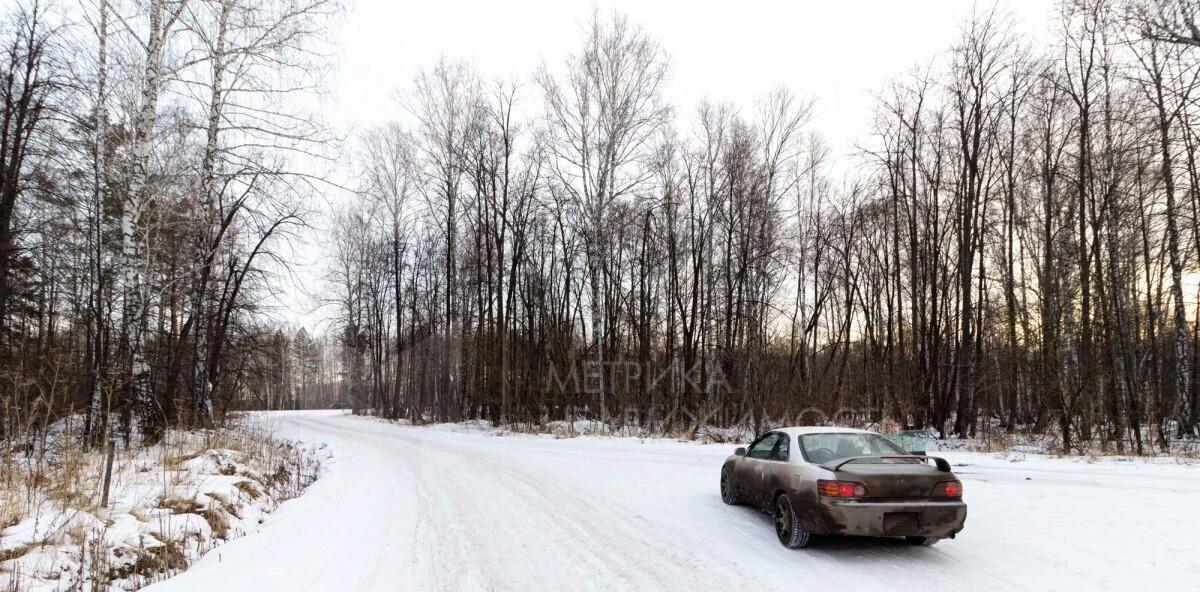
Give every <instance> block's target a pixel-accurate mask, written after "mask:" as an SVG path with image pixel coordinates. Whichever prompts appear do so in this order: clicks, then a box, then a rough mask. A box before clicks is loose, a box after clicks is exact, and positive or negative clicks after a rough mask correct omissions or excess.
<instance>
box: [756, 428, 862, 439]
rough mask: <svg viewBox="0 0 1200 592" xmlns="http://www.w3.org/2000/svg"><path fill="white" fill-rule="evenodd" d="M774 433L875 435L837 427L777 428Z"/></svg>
mask: <svg viewBox="0 0 1200 592" xmlns="http://www.w3.org/2000/svg"><path fill="white" fill-rule="evenodd" d="M771 431H772V432H783V433H785V434H787V435H789V436H792V437H796V436H803V435H805V434H874V433H875V432H871V431H868V430H859V429H855V428H839V427H836V426H832V427H831V426H795V427H790V428H775V429H773V430H771Z"/></svg>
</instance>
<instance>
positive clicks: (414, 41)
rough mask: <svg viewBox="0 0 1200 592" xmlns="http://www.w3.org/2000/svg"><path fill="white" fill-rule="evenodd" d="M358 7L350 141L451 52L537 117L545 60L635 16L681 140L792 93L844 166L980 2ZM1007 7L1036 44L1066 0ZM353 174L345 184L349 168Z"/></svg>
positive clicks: (350, 45)
mask: <svg viewBox="0 0 1200 592" xmlns="http://www.w3.org/2000/svg"><path fill="white" fill-rule="evenodd" d="M350 2H351V3H350V5H349V7H348V12H347V14H346V15H344V16H343V17H342V19H341V21H340V22H339V23H338V24H337V25H336V29H335V32H334V37H333V40H334V44H335V56H336V64H335V65H334V69H333V71H332V72H331V74H330V77H329V82H330V84H331V85H332V86H331V88H330V92H329V96H328V97H326V99H325V101H324V102H325V105H326V108H325V111H326V115H327V117H328V118H329V123H330V124H331V125H333V126H334V128H335V129H337V130H338V131H339V132H340V133H343V134H353V132H354V130H356V129H361V128H363V127H365V126H369V125H371V124H373V123H379V122H384V121H389V120H394V119H403V118H404V110H403V107H402V106H401V104H400V103H399V101H398V100H397V95H398V93H399V92H404V91H405V90H406V89H407V88H409V87H410V85H411V82H412V80H413V78H414V76H415V74H416V73H417V71H418V70H420V69H422V68H428V67H430V66H431V65H432V64H434V63H435V62H436V61H437V60H438V58H439V57H440V56H442V55H445V56H447V57H449V58H453V59H465V60H467V61H468V62H471V63H473V64H474V65H475V66H476V67H477V69H478V71H479V72H480V74H481V75H482V76H483V77H484V78H485V79H489V80H490V79H501V78H503V79H515V80H518V81H522V82H525V83H526V84H527V87H526V89H525V90H526V93H525V95H526V96H525V101H526V102H527V104H528V106H529V107H530V108H534V109H535V108H537V107H538V106H540V104H541V98H540V96H539V94H538V90H537V88H536V86H535V85H534V84H533V82H532V80H531V78H532V75H533V73H534V72H535V71H536V69H537V68H538V66H539V65H541V64H542V63H543V62H546V63H548V64H550V65H551V67H552V68H553V67H556V66H558V65H560V64H561V62H562V60H563V59H564V58H565V57H566V55H567V53H568V52H570V51H572V50H574V49H575V48H576V47H577V46H578V45H579V44H580V39H581V34H582V31H583V28H584V25H585V23H586V21H587V19H588V18H589V17H590V16H591V13H592V11H593V10H594V9H599V10H600V11H601V13H602V14H604V13H608V12H611V11H612V10H617V11H620V12H622V13H624V14H626V15H627V16H629V17H630V19H631V20H632V21H634V22H636V23H638V24H640V25H641V26H643V27H645V29H646V30H647V31H648V32H649V33H650V34H651V35H653V36H654V37H655V38H657V39H658V40H659V42H660V43H661V45H662V47H663V49H664V50H665V51H666V53H667V55H668V56H669V61H670V75H669V78H668V81H667V85H666V88H665V93H666V98H667V100H668V101H669V102H670V104H672V105H673V106H674V107H675V109H676V111H677V116H678V119H679V127H680V132H681V135H686V134H687V133H688V131H689V127H688V126H689V125H690V124H691V122H692V121H693V116H694V113H695V107H696V106H697V104H698V103H699V102H700V101H701V100H702V99H705V98H707V99H709V100H712V101H714V102H720V101H728V102H731V103H733V104H734V105H736V106H738V107H739V108H741V109H743V110H745V111H747V112H748V113H747V114H749V111H750V110H751V109H752V108H753V104H754V100H755V99H756V98H758V97H760V96H762V95H763V94H765V93H766V92H768V91H770V90H771V89H773V88H775V87H777V86H785V87H787V88H789V89H791V90H792V91H794V92H795V93H796V94H798V95H800V96H803V97H814V98H815V99H816V109H815V114H814V119H813V124H812V126H813V129H816V130H818V131H820V132H821V133H822V134H823V135H824V136H825V137H826V139H827V140H828V141H829V143H830V145H831V147H832V148H833V151H834V157H835V158H836V159H838V160H839V161H845V160H848V159H850V158H851V157H852V154H853V150H854V144H855V142H856V141H859V140H862V139H864V138H866V137H867V136H868V135H869V134H870V131H871V118H872V115H873V110H874V108H875V98H874V97H875V96H876V95H877V94H878V93H879V92H880V91H882V89H884V87H885V86H886V85H887V84H888V83H889V82H890V81H891V80H893V79H895V78H897V77H899V76H902V75H903V74H904V73H906V72H907V71H909V70H911V69H913V68H914V67H916V66H926V65H929V64H930V63H931V62H933V61H935V60H937V59H939V58H941V57H943V56H944V55H945V53H946V51H947V50H948V49H949V48H950V47H951V46H952V45H953V43H954V42H955V40H956V39H957V38H958V36H959V33H960V31H961V27H962V25H963V23H964V22H965V20H966V19H967V17H968V16H969V15H970V14H971V11H972V9H973V3H972V2H971V1H969V0H857V1H849V0H848V1H843V2H838V1H813V0H792V1H775V0H771V1H759V2H753V1H746V2H741V3H738V2H729V1H724V2H715V1H709V0H703V1H691V2H682V1H676V2H671V1H666V0H640V1H634V0H616V1H613V0H608V1H603V2H595V3H593V2H587V1H582V2H572V1H566V0H528V1H520V0H505V1H497V0H482V1H475V0H441V1H436V0H425V1H416V2H408V1H396V0H350ZM997 4H998V5H999V7H1000V8H1001V10H1002V11H1007V12H1008V13H1010V14H1011V15H1012V18H1013V25H1014V27H1015V29H1016V30H1017V31H1018V32H1019V33H1020V34H1021V36H1022V37H1025V38H1026V39H1028V40H1030V41H1031V42H1033V43H1034V44H1035V45H1040V44H1041V42H1042V40H1044V39H1046V38H1047V37H1048V35H1047V32H1048V31H1049V30H1050V29H1051V28H1052V27H1053V26H1054V22H1055V20H1056V13H1057V2H1056V0H1007V1H1003V0H1001V1H999V2H997ZM979 6H980V7H990V6H992V4H991V3H990V2H988V1H986V0H984V1H981V2H979ZM352 145H353V144H352V143H351V146H352ZM343 152H344V153H349V150H345V151H343ZM842 166H844V163H843V164H842ZM839 168H841V167H839ZM342 170H343V175H345V176H346V180H347V181H348V180H349V164H348V163H347V166H345V167H342ZM335 199H336V198H335ZM314 238H315V237H314ZM317 242H320V239H317ZM320 250H321V246H320V245H319V244H310V245H307V246H306V248H303V249H302V251H303V252H304V255H303V256H301V257H300V259H301V260H302V261H301V262H300V263H301V267H300V268H299V269H298V270H297V274H298V277H300V278H306V277H308V278H314V279H315V278H316V277H319V274H320V272H321V262H320V261H318V258H319V252H320ZM302 283H304V284H305V286H306V287H307V288H309V289H313V288H315V286H316V282H315V281H313V282H310V281H308V280H307V279H302ZM309 302H310V301H309V300H308V299H305V298H299V297H298V298H296V299H295V301H294V302H292V303H289V304H287V306H286V308H287V309H290V310H289V311H288V312H285V311H279V313H280V316H281V317H283V320H287V321H289V322H297V323H302V324H304V325H307V326H309V327H310V329H311V328H312V327H313V326H314V325H315V324H316V323H317V321H318V320H319V319H321V318H322V317H324V316H326V315H325V314H324V313H323V312H320V311H314V310H311V308H312V306H311V304H310V303H309Z"/></svg>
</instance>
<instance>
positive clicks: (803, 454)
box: [721, 428, 967, 548]
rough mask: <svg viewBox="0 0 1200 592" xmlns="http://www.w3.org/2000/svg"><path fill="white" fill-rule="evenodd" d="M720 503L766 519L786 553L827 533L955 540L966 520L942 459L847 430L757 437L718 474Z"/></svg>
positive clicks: (785, 432) (951, 475) (959, 489)
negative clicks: (771, 522)
mask: <svg viewBox="0 0 1200 592" xmlns="http://www.w3.org/2000/svg"><path fill="white" fill-rule="evenodd" d="M721 498H722V500H724V501H725V503H727V504H740V503H745V504H750V505H754V506H756V507H758V508H760V509H762V510H764V511H766V512H769V513H771V514H772V515H773V516H774V518H775V520H774V523H775V530H776V535H777V536H778V537H779V540H780V542H781V543H783V544H784V545H785V546H788V547H791V548H797V547H803V546H806V545H807V544H808V543H809V542H810V540H811V539H812V536H813V535H826V534H835V535H856V536H876V537H904V538H905V539H906V540H908V541H909V542H911V543H913V544H932V543H934V542H937V541H938V540H941V539H944V538H953V537H954V536H955V535H956V534H958V533H959V532H960V531H961V530H962V529H963V525H964V523H965V522H966V517H967V505H966V503H964V502H963V500H962V483H961V482H960V481H959V480H958V478H957V477H955V475H954V473H953V472H952V471H951V470H950V464H949V463H947V462H946V461H945V460H943V459H940V458H934V457H926V456H923V455H915V454H909V453H908V452H907V451H905V450H904V449H903V448H901V447H900V446H898V445H897V444H895V443H894V442H892V441H890V440H888V439H886V438H884V437H883V436H880V435H878V434H874V433H871V432H866V431H863V430H854V429H848V428H781V429H777V430H772V431H770V432H767V433H765V434H763V435H762V436H760V437H759V438H757V439H755V440H754V442H752V443H751V444H750V445H749V446H748V447H747V448H739V449H737V451H736V452H735V453H734V455H733V456H730V457H729V458H728V459H727V460H726V461H725V463H724V465H723V466H722V467H721Z"/></svg>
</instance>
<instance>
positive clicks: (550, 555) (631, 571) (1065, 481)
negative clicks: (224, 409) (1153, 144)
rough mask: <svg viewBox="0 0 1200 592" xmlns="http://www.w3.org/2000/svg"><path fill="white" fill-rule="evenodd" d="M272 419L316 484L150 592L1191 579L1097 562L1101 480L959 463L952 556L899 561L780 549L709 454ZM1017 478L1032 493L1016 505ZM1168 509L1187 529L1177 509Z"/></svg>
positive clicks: (313, 418) (856, 545)
mask: <svg viewBox="0 0 1200 592" xmlns="http://www.w3.org/2000/svg"><path fill="white" fill-rule="evenodd" d="M274 420H277V421H278V422H279V433H280V434H281V435H283V436H284V437H289V438H294V439H299V440H303V441H306V442H311V443H325V444H327V445H328V446H330V447H331V449H332V451H333V453H334V460H333V462H332V463H331V464H330V466H329V467H328V469H327V471H326V473H325V475H324V476H323V477H322V478H321V479H320V480H319V481H317V483H315V484H314V485H313V486H312V487H311V489H310V490H309V491H308V492H307V493H305V495H303V496H301V497H300V498H298V499H296V500H293V501H290V502H287V503H285V504H284V505H283V506H282V507H280V508H279V510H278V511H276V512H275V513H274V514H272V515H271V517H270V518H269V519H268V521H267V522H266V524H265V525H264V527H263V528H262V530H261V531H260V532H258V533H255V534H252V535H249V536H247V537H244V538H242V539H239V540H236V541H232V542H230V543H228V544H226V545H223V546H221V547H219V548H218V549H216V550H214V551H212V552H210V553H209V554H207V555H206V556H205V557H204V558H203V559H201V561H199V562H197V563H196V564H195V565H194V566H192V568H191V569H189V570H188V571H187V572H185V573H184V574H181V575H180V576H177V577H175V578H173V579H171V580H168V581H166V582H163V583H160V584H158V585H156V586H154V587H152V588H151V589H152V590H155V591H157V592H164V591H165V592H172V591H181V590H182V591H190V590H224V591H234V590H248V591H249V590H254V591H259V590H312V591H326V590H329V591H334V590H363V591H374V590H380V591H383V590H387V591H393V590H447V591H450V590H453V591H460V590H763V589H780V588H783V587H785V586H786V587H792V588H794V587H796V586H801V585H802V586H803V587H805V588H809V589H818V588H821V587H827V586H837V587H840V588H841V589H854V590H866V589H885V588H886V589H888V590H930V589H943V588H944V589H952V588H959V589H970V590H993V589H994V590H1015V589H1039V590H1052V589H1064V590H1065V589H1079V588H1081V587H1086V588H1088V589H1092V590H1096V589H1120V588H1123V587H1125V586H1127V585H1129V584H1131V583H1138V582H1139V581H1140V582H1141V583H1164V582H1170V581H1173V578H1174V577H1175V576H1176V575H1177V576H1178V578H1180V581H1181V582H1183V581H1185V580H1183V579H1182V578H1184V577H1185V575H1186V573H1198V572H1200V570H1198V569H1197V568H1200V564H1198V560H1197V559H1195V554H1190V556H1189V555H1188V554H1174V555H1166V556H1164V557H1161V558H1160V561H1159V562H1158V563H1156V564H1154V565H1140V564H1139V563H1138V562H1136V561H1132V562H1128V563H1125V564H1124V566H1123V567H1121V568H1120V569H1117V568H1116V566H1115V565H1114V564H1113V562H1112V558H1113V557H1118V556H1120V555H1119V553H1122V548H1121V546H1120V545H1117V544H1115V543H1116V541H1114V545H1112V546H1110V545H1108V544H1107V543H1106V542H1105V540H1104V538H1103V534H1104V533H1106V532H1108V533H1111V532H1112V530H1111V528H1112V524H1110V522H1111V521H1112V520H1114V519H1115V520H1116V521H1117V522H1118V523H1119V521H1120V517H1119V516H1115V517H1114V516H1110V517H1109V520H1108V522H1106V521H1105V520H1104V519H1096V518H1095V515H1094V514H1093V515H1092V516H1091V517H1089V515H1088V513H1089V512H1091V511H1092V510H1094V506H1106V505H1107V504H1108V503H1109V502H1107V501H1106V499H1099V500H1096V499H1093V498H1094V497H1095V496H1096V495H1099V496H1100V497H1101V498H1105V497H1106V496H1113V498H1114V500H1115V499H1116V498H1119V497H1123V496H1128V495H1129V494H1130V493H1131V492H1130V491H1124V490H1123V489H1122V487H1121V486H1120V485H1119V483H1123V482H1126V481H1128V477H1127V476H1126V475H1125V474H1124V473H1126V472H1128V471H1127V469H1126V468H1125V467H1116V473H1117V474H1116V475H1115V476H1114V475H1113V471H1112V470H1105V471H1100V470H1096V471H1089V470H1088V469H1087V468H1086V467H1085V468H1083V469H1082V470H1081V471H1077V470H1075V468H1074V465H1067V466H1066V468H1064V469H1061V470H1060V469H1059V468H1058V465H1053V464H1052V465H1049V467H1050V468H1048V469H1040V468H1035V467H1031V468H1030V470H1031V472H1022V471H1021V470H1020V469H1014V467H1012V466H1003V465H992V464H988V463H984V464H982V465H972V466H969V467H965V468H963V469H961V470H962V471H963V472H964V473H965V474H964V475H963V478H964V480H965V481H966V485H967V492H968V494H967V499H968V502H969V503H970V504H971V516H970V517H969V518H968V522H967V529H966V531H965V532H964V533H963V535H962V536H960V537H959V539H958V540H954V541H946V542H943V543H942V544H940V545H938V546H936V547H932V548H914V547H909V546H907V545H905V544H903V543H902V542H900V541H892V540H882V539H881V540H874V539H845V538H827V539H823V540H820V541H818V543H817V544H816V545H815V546H814V547H813V548H810V549H806V550H802V551H789V550H787V549H784V548H783V547H781V546H780V545H779V544H778V543H777V542H776V541H775V538H774V533H773V532H772V530H771V524H770V521H769V519H768V518H767V516H765V515H764V514H761V513H759V512H757V511H755V510H752V509H749V508H745V507H728V506H725V505H723V504H722V503H721V501H720V497H719V495H718V491H717V476H718V468H719V466H720V463H721V460H722V459H723V458H724V457H725V455H726V454H727V453H728V452H729V450H727V449H728V448H731V447H728V446H716V447H714V446H697V445H693V444H687V443H677V442H665V441H647V442H639V441H637V440H631V439H588V438H580V439H569V440H554V439H550V438H541V437H523V436H492V435H486V434H479V433H462V432H455V431H450V430H445V429H436V428H412V427H402V426H396V425H391V424H387V423H383V422H378V421H372V420H367V419H362V418H355V417H349V416H345V415H330V414H314V413H295V414H278V415H276V416H274V418H273V421H274ZM1150 468H1151V469H1155V471H1151V473H1152V474H1151V475H1147V476H1148V477H1159V478H1170V481H1171V482H1173V483H1177V484H1182V485H1181V486H1180V487H1181V489H1179V490H1177V491H1175V495H1177V496H1179V497H1178V499H1179V500H1180V501H1183V500H1184V499H1186V498H1187V497H1189V496H1191V497H1194V496H1195V495H1196V494H1197V492H1200V480H1198V479H1197V472H1196V471H1186V470H1182V469H1181V470H1178V471H1176V472H1173V473H1172V472H1168V473H1166V474H1165V477H1164V474H1163V473H1162V471H1161V470H1159V469H1164V468H1165V467H1150ZM1039 471H1041V472H1039ZM1047 471H1048V473H1047ZM1093 472H1094V473H1096V474H1094V475H1093V474H1091V473H1093ZM1028 475H1034V477H1033V478H1035V479H1038V480H1042V479H1045V480H1046V481H1047V484H1046V485H1045V486H1044V487H1039V488H1037V489H1034V488H1032V487H1031V486H1030V482H1031V480H1027V479H1026V476H1028ZM1052 478H1053V479H1052ZM1097 480H1099V482H1100V483H1102V484H1103V485H1105V487H1102V488H1099V489H1097V488H1095V487H1094V486H1095V485H1096V484H1097V482H1098V481H1097ZM1051 481H1053V482H1051ZM1046 488H1051V489H1052V490H1054V491H1050V490H1047V489H1046ZM1088 491H1090V492H1092V494H1093V495H1089V496H1087V499H1086V501H1085V502H1082V503H1077V504H1076V505H1077V506H1079V508H1078V510H1071V509H1070V508H1066V509H1062V508H1060V507H1059V505H1058V504H1056V503H1055V502H1054V498H1055V496H1054V495H1053V493H1055V492H1058V493H1060V494H1065V495H1071V494H1073V493H1080V492H1088ZM1144 493H1145V492H1143V494H1144ZM1125 499H1126V500H1127V499H1128V498H1127V497H1125ZM1171 499H1174V498H1171ZM1126 503H1128V502H1127V501H1126ZM1089 508H1091V509H1089ZM1182 511H1184V512H1190V514H1189V516H1188V517H1190V518H1193V519H1192V520H1191V522H1190V523H1191V524H1193V525H1194V524H1198V523H1200V516H1197V515H1196V510H1195V509H1189V510H1182ZM1188 517H1184V519H1185V521H1186V519H1187V518H1188ZM1047 519H1049V520H1057V527H1053V526H1052V527H1050V528H1049V529H1046V526H1047V523H1046V522H1044V521H1043V520H1047ZM1038 521H1043V522H1041V523H1040V525H1039V524H1037V522H1038ZM1163 522H1164V524H1163V525H1162V528H1167V529H1169V528H1170V527H1171V523H1173V522H1174V520H1172V519H1164V520H1163ZM1118 525H1119V524H1118ZM1136 526H1138V527H1139V528H1141V527H1146V526H1148V525H1144V524H1141V525H1136ZM1072 527H1073V528H1078V529H1081V530H1084V531H1087V530H1088V529H1092V530H1094V531H1096V532H1095V533H1094V535H1095V537H1094V538H1091V539H1089V538H1087V537H1088V536H1089V533H1088V532H1083V533H1075V534H1068V535H1067V536H1066V538H1065V541H1066V544H1065V545H1064V544H1063V542H1064V534H1063V533H1062V532H1060V531H1061V530H1062V529H1063V528H1072ZM1039 528H1042V529H1043V530H1042V531H1039V530H1038V529H1039ZM1158 532H1159V534H1160V536H1161V534H1162V532H1163V531H1162V529H1161V528H1160V529H1159V531H1158ZM1079 535H1082V536H1079ZM1127 536H1129V533H1128V532H1127ZM1133 536H1135V537H1136V536H1139V535H1138V534H1137V532H1134V533H1133ZM1146 536H1147V537H1151V536H1154V535H1153V534H1152V533H1149V532H1147V533H1146ZM1187 536H1189V535H1187V534H1186V533H1183V532H1181V533H1180V537H1181V538H1180V539H1179V543H1180V545H1182V546H1183V548H1186V547H1187V546H1188V545H1187V544H1186V540H1187V538H1186V537H1187ZM1158 542H1159V544H1160V546H1161V545H1164V539H1161V538H1159V539H1158ZM1171 543H1172V540H1171V539H1170V538H1168V539H1166V540H1165V546H1166V547H1167V548H1169V547H1170V545H1171ZM1124 549H1125V551H1124V553H1125V554H1126V555H1128V553H1129V548H1128V547H1125V548H1124ZM1107 553H1113V555H1109V556H1108V557H1105V555H1106V554H1107ZM1147 578H1150V579H1147Z"/></svg>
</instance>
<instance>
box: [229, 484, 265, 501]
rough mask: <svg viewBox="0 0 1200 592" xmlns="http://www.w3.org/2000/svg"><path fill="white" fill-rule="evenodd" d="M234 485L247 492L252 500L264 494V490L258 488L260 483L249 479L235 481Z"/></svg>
mask: <svg viewBox="0 0 1200 592" xmlns="http://www.w3.org/2000/svg"><path fill="white" fill-rule="evenodd" d="M233 486H234V487H236V488H238V490H239V491H241V492H242V493H244V494H246V496H247V497H249V498H250V499H251V500H256V499H258V498H260V497H262V496H263V492H262V490H261V489H259V488H258V485H257V484H255V483H254V482H253V481H250V480H248V479H247V480H245V481H238V482H237V483H234V484H233Z"/></svg>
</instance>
